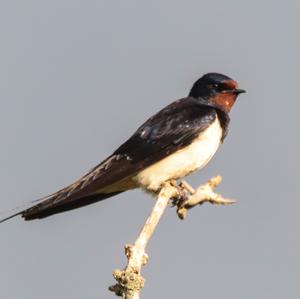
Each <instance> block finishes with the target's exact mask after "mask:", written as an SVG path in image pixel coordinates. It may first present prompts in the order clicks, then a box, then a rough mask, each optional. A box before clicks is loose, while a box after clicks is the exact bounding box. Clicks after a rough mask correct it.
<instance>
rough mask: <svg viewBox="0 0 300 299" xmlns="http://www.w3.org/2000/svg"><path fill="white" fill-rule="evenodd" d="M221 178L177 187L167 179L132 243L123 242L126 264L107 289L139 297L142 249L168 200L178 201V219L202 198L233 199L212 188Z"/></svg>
mask: <svg viewBox="0 0 300 299" xmlns="http://www.w3.org/2000/svg"><path fill="white" fill-rule="evenodd" d="M220 182H221V177H220V176H216V177H214V178H212V179H211V180H209V182H208V183H206V184H205V185H201V186H200V187H198V188H197V189H196V190H194V189H193V187H191V186H190V185H189V184H188V183H186V182H182V183H180V184H179V186H178V187H176V186H174V184H172V183H171V182H168V183H166V184H165V185H164V186H163V188H162V189H161V191H160V192H159V194H158V198H157V201H156V203H155V206H154V207H153V209H152V211H151V213H150V215H149V217H148V219H147V221H146V223H145V225H144V227H143V228H142V230H141V232H140V234H139V236H138V238H137V239H136V241H135V243H134V245H126V246H125V254H126V256H127V259H128V263H127V266H126V268H125V269H124V270H115V271H114V277H115V279H116V281H117V284H115V285H113V286H111V287H110V288H109V289H110V290H111V291H112V292H114V293H115V294H116V295H117V296H122V297H123V298H125V299H139V298H140V296H139V294H140V290H141V289H142V288H143V286H144V282H145V280H144V278H143V277H142V276H141V268H142V266H144V265H145V264H146V263H147V261H148V255H147V254H146V252H145V249H146V246H147V243H148V241H149V240H150V238H151V236H152V234H153V232H154V230H155V228H156V226H157V224H158V222H159V220H160V218H161V216H162V214H163V213H164V211H165V209H166V207H167V206H168V203H169V202H170V200H173V202H174V203H175V204H176V205H177V215H178V216H179V218H180V219H184V218H185V216H186V213H187V210H188V209H191V208H193V207H195V206H196V205H200V204H203V203H204V202H210V203H212V204H223V205H225V204H232V203H234V201H233V200H231V199H225V198H223V197H222V196H221V195H219V194H216V193H215V192H214V191H213V189H214V188H215V187H216V186H217V185H218V184H219V183H220Z"/></svg>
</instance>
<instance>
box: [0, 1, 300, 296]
mask: <svg viewBox="0 0 300 299" xmlns="http://www.w3.org/2000/svg"><path fill="white" fill-rule="evenodd" d="M299 9H300V4H299V1H258V0H256V1H238V0H236V1H233V0H232V1H212V0H209V1H208V0H207V1H204V0H202V1H199V0H198V1H174V0H172V1H171V0H169V1H131V0H125V1H115V0H114V1H76V0H51V1H37V0H36V1H33V0H26V1H21V0H20V1H16V0H6V1H5V0H2V1H1V4H0V37H1V48H0V66H1V67H0V101H1V109H0V136H1V147H0V165H1V167H0V180H1V199H0V210H1V211H5V210H7V209H10V208H14V207H16V206H19V205H22V204H24V203H27V202H29V201H31V200H34V199H36V198H39V197H41V196H44V195H47V194H49V193H51V192H53V191H56V190H57V189H59V188H61V187H63V186H65V185H66V184H69V183H71V182H72V181H73V180H75V179H77V178H78V177H80V176H81V175H83V174H84V173H85V171H87V170H89V169H90V168H91V167H93V166H95V165H96V164H97V163H99V162H100V161H101V160H102V159H104V158H105V157H106V156H107V155H109V154H110V153H111V152H112V151H113V150H114V149H115V148H116V147H117V146H118V145H120V144H121V143H122V142H123V141H125V139H127V138H128V137H129V136H130V135H131V134H132V133H133V132H134V131H135V129H136V128H137V127H138V126H139V125H140V124H141V123H142V122H143V121H144V120H145V119H146V118H148V117H149V116H151V115H152V114H153V113H155V112H156V111H158V110H159V109H160V108H162V107H163V106H165V105H167V104H168V103H170V102H171V101H173V100H176V99H178V98H181V97H183V96H185V95H187V93H188V91H189V89H190V87H191V85H192V84H193V82H194V81H195V80H196V79H198V77H200V76H202V75H203V74H204V73H206V72H209V71H216V72H221V73H225V74H227V75H229V76H231V77H233V78H234V79H236V80H237V81H238V82H239V83H240V86H241V87H242V88H245V89H246V90H247V94H243V95H241V96H240V98H239V100H238V102H237V104H236V106H235V107H234V109H233V111H232V113H231V119H232V122H231V126H230V132H229V135H228V137H227V139H226V141H225V143H224V145H223V146H222V147H221V149H220V150H219V151H218V153H217V155H216V156H215V158H214V159H213V161H212V162H211V163H210V164H209V165H208V166H207V167H206V169H205V170H203V171H201V172H199V173H196V174H194V175H193V176H191V177H190V178H189V181H190V182H191V183H192V184H193V185H195V186H196V185H198V184H199V183H201V182H205V181H206V180H207V179H208V178H210V177H211V176H213V175H215V174H219V173H220V174H222V176H223V183H222V184H221V186H220V187H219V188H218V191H219V192H222V194H223V195H224V196H227V197H231V198H235V199H237V200H238V203H237V204H236V205H234V206H228V207H216V206H210V205H205V206H203V207H199V208H195V209H193V211H191V213H190V214H189V215H188V217H187V219H186V221H184V222H182V221H179V220H178V219H177V217H176V214H175V210H174V209H171V208H170V209H168V211H167V213H166V214H165V215H164V217H163V219H162V221H161V223H160V225H159V227H158V229H157V231H156V233H155V235H154V237H153V239H152V240H151V242H150V245H149V248H148V253H149V255H150V262H149V264H148V265H147V266H146V267H145V268H144V271H143V274H144V276H145V277H146V279H147V282H146V287H145V288H144V290H143V291H142V298H207V299H217V298H218V299H219V298H233V299H237V298H244V299H248V298H249V299H253V298H259V299H267V298H272V299H275V298H298V297H299V295H300V290H299V288H300V285H299V275H300V260H299V257H300V254H299V250H300V239H299V225H300V220H299V209H300V203H299V195H298V190H297V189H298V188H297V185H298V184H299V170H298V169H299V162H300V160H299V146H300V143H299V121H298V116H299V109H300V104H299V103H300V100H299V86H300V82H299V67H300V62H299V53H300V41H299V28H300V21H299ZM153 203H154V201H153V199H151V198H150V197H149V196H147V195H146V194H144V193H143V192H141V191H133V192H128V193H126V194H122V195H120V196H117V197H115V198H113V199H110V200H108V201H105V202H102V203H98V204H95V205H91V206H89V207H86V208H82V209H79V210H76V211H73V212H69V213H65V214H61V215H58V216H53V217H51V218H48V219H45V220H43V221H33V222H23V220H21V218H15V219H13V220H11V221H10V222H6V223H3V224H1V226H0V237H1V238H0V243H1V244H0V267H1V268H0V269H1V270H0V298H1V299H21V298H22V299H40V298H43V299H53V298H72V299H82V298H89V299H91V298H113V295H112V294H111V293H109V292H108V291H107V287H108V286H109V285H111V284H112V283H113V282H114V281H113V278H112V271H113V270H114V269H115V268H118V267H123V266H124V265H125V262H126V260H125V257H124V254H123V246H124V244H126V243H129V242H132V241H133V240H134V239H135V237H136V236H137V233H138V231H139V229H140V227H141V225H142V224H143V223H144V220H145V218H146V216H147V214H148V213H149V211H150V209H151V207H152V206H153Z"/></svg>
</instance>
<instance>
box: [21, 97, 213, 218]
mask: <svg viewBox="0 0 300 299" xmlns="http://www.w3.org/2000/svg"><path fill="white" fill-rule="evenodd" d="M215 117H216V110H215V108H213V107H210V106H208V105H207V104H206V103H205V102H202V101H201V100H199V99H197V100H196V99H194V98H184V99H181V100H178V101H176V102H173V103H172V104H170V105H169V106H167V107H165V108H164V109H162V110H161V111H160V112H158V113H157V114H155V115H154V116H152V117H151V118H149V119H148V120H147V121H146V122H145V123H144V124H143V125H142V126H141V127H140V128H139V129H138V130H137V131H136V132H135V133H134V134H133V136H132V137H131V138H129V139H128V140H127V141H126V142H125V143H124V144H123V145H121V146H120V147H119V148H118V149H117V150H116V151H115V152H114V153H113V155H111V156H110V157H109V158H107V159H106V160H104V161H103V162H102V163H101V164H99V165H98V166H96V167H95V168H93V169H92V170H91V171H90V172H89V173H88V174H86V175H85V176H84V177H82V178H81V179H79V180H78V181H76V182H75V183H73V184H72V185H70V186H68V187H66V188H64V189H62V190H60V191H58V192H57V193H55V194H52V195H50V196H49V197H47V198H45V200H43V201H42V202H40V203H38V204H37V205H36V206H33V207H32V208H30V209H28V210H26V211H24V212H23V215H24V217H25V218H27V219H30V218H31V217H32V216H36V215H38V213H42V212H43V211H45V210H47V209H54V208H55V209H54V210H55V211H56V210H59V208H58V207H61V211H65V210H67V209H68V208H63V206H65V207H68V206H69V207H70V209H72V208H76V207H80V206H83V205H86V204H90V203H93V202H95V201H97V198H95V196H96V197H97V196H98V200H101V199H103V198H107V197H108V195H107V194H105V195H103V196H102V197H101V194H100V195H95V193H97V194H99V193H101V189H103V188H105V187H107V186H110V185H112V184H116V183H117V182H119V181H122V180H124V179H126V178H130V177H132V176H134V175H136V174H137V173H138V172H139V171H141V170H143V169H145V168H146V167H148V166H149V165H151V164H153V163H155V162H157V161H159V160H161V159H163V158H164V157H166V156H167V155H169V154H172V153H174V152H175V151H177V150H179V149H181V148H183V147H185V146H187V145H188V144H190V143H191V142H192V140H193V139H194V138H195V137H197V136H198V134H199V133H200V132H201V131H203V130H205V129H206V128H207V127H208V126H209V125H210V124H211V123H212V122H213V121H214V120H215ZM88 198H90V199H91V198H92V200H88ZM58 212H59V211H58ZM51 214H53V213H51ZM34 218H35V217H34Z"/></svg>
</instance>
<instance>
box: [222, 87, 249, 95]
mask: <svg viewBox="0 0 300 299" xmlns="http://www.w3.org/2000/svg"><path fill="white" fill-rule="evenodd" d="M245 92H246V90H244V89H240V88H236V89H230V90H224V91H223V93H232V94H237V95H239V94H240V93H245Z"/></svg>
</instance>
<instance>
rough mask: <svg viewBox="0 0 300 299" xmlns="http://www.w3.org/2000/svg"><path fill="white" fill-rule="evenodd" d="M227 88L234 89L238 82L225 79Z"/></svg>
mask: <svg viewBox="0 0 300 299" xmlns="http://www.w3.org/2000/svg"><path fill="white" fill-rule="evenodd" d="M223 84H225V85H226V86H227V87H228V88H229V89H236V88H238V87H239V85H238V83H237V82H236V81H234V80H226V81H224V83H223Z"/></svg>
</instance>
